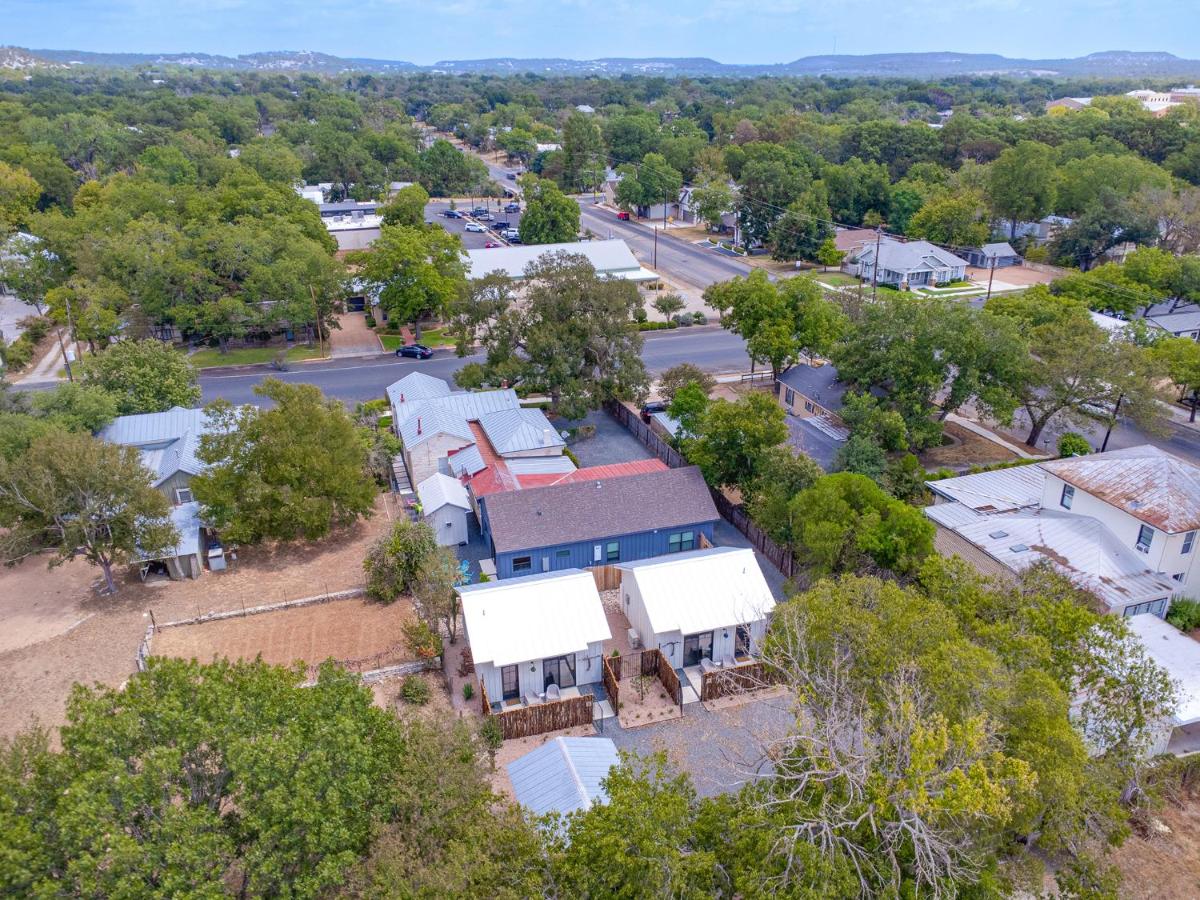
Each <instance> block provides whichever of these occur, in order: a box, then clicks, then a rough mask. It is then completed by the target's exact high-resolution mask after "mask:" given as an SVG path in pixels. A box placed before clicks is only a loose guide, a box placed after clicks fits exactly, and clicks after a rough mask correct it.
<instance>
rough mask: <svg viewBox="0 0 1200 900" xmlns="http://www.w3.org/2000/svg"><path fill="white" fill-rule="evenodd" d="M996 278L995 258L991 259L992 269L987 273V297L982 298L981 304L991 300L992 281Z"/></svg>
mask: <svg viewBox="0 0 1200 900" xmlns="http://www.w3.org/2000/svg"><path fill="white" fill-rule="evenodd" d="M995 277H996V257H994V256H993V257H992V268H991V270H990V271H989V272H988V291H987V296H986V297H984V298H983V302H984V303H987V302H988V301H989V300H991V299H992V279H993V278H995Z"/></svg>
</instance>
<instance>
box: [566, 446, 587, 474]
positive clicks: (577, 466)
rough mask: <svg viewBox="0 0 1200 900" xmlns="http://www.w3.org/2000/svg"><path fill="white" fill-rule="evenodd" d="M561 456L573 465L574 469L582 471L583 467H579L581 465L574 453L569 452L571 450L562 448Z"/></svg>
mask: <svg viewBox="0 0 1200 900" xmlns="http://www.w3.org/2000/svg"><path fill="white" fill-rule="evenodd" d="M563 456H565V457H566V458H567V459H569V460H570V461H571V462H573V463H575V468H577V469H582V468H583V466H581V465H580V464H579V457H578V456H576V455H575V454H574V453H572V452H571V448H570V447H564V448H563Z"/></svg>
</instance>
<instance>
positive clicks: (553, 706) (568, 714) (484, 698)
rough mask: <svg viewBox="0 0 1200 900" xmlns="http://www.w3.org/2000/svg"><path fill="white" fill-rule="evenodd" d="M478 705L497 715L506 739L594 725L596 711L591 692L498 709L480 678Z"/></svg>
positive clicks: (488, 713)
mask: <svg viewBox="0 0 1200 900" xmlns="http://www.w3.org/2000/svg"><path fill="white" fill-rule="evenodd" d="M479 705H480V707H481V709H482V710H483V714H484V715H485V716H495V718H496V720H497V721H498V722H499V723H500V733H501V734H503V735H504V740H506V741H509V740H513V739H514V738H523V737H532V736H533V735H535V734H545V733H546V732H547V731H559V730H561V729H563V728H575V727H576V726H581V725H591V724H592V720H593V712H594V706H593V700H592V697H591V696H590V695H588V694H580V695H579V696H578V697H568V698H567V699H565V700H551V701H550V702H549V703H539V704H537V705H536V706H516V707H513V708H512V709H502V710H501V711H500V712H495V711H493V710H492V704H491V702H490V701H489V700H488V695H487V688H485V687H484V686H483V682H482V681H480V682H479Z"/></svg>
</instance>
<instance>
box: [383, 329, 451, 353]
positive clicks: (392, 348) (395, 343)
mask: <svg viewBox="0 0 1200 900" xmlns="http://www.w3.org/2000/svg"><path fill="white" fill-rule="evenodd" d="M379 340H381V341H383V349H384V350H387V351H388V352H389V353H395V352H396V351H397V350H399V349H400V348H401V347H403V346H404V338H403V336H401V335H399V334H381V335H379ZM417 343H418V344H424V345H425V346H426V347H453V346H454V339H453V338H452V337H450V336H449V335H448V334H446V328H445V327H444V326H443V327H441V328H424V329H422V330H421V339H420V340H419V341H417Z"/></svg>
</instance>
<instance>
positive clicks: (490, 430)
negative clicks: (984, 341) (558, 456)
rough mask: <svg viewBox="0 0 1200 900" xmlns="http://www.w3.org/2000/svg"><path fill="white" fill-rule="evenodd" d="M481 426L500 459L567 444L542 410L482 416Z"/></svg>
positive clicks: (513, 411) (492, 413)
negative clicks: (511, 454)
mask: <svg viewBox="0 0 1200 900" xmlns="http://www.w3.org/2000/svg"><path fill="white" fill-rule="evenodd" d="M479 425H480V427H482V428H483V431H484V433H485V434H486V435H487V437H488V440H489V441H491V442H492V446H493V447H494V448H495V449H496V452H497V453H499V454H500V455H501V456H505V455H506V454H509V453H519V452H521V451H523V450H536V449H539V448H541V447H562V446H565V444H566V442H565V441H564V440H563V439H562V438H561V437H559V436H558V432H557V431H555V430H554V426H553V425H551V424H550V420H549V419H547V418H546V414H545V413H543V412H542V411H541V410H540V409H521V408H517V409H505V410H501V411H499V412H490V413H485V414H483V415H482V416H480V417H479Z"/></svg>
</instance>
